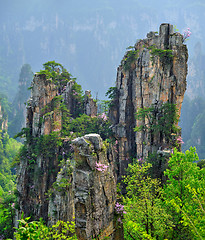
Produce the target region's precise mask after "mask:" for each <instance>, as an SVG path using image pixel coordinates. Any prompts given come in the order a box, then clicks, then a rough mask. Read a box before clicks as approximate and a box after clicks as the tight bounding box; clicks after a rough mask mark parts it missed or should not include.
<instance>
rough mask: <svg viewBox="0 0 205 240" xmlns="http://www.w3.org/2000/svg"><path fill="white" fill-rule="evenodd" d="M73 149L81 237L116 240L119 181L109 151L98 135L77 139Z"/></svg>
mask: <svg viewBox="0 0 205 240" xmlns="http://www.w3.org/2000/svg"><path fill="white" fill-rule="evenodd" d="M73 147H74V151H75V164H76V168H75V172H74V185H75V190H74V191H75V217H76V219H75V221H76V234H77V237H78V239H82V240H83V239H92V238H97V237H98V239H104V238H105V237H109V236H110V237H111V236H112V237H114V231H115V227H114V207H115V202H116V178H115V177H114V174H113V169H114V166H113V161H108V159H107V148H106V146H105V145H104V144H103V142H102V139H101V137H100V136H99V135H97V134H89V135H85V136H84V137H81V138H77V139H75V140H73ZM97 164H98V165H99V166H98V167H97ZM112 239H115V238H112Z"/></svg>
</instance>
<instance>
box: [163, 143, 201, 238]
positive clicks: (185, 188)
mask: <svg viewBox="0 0 205 240" xmlns="http://www.w3.org/2000/svg"><path fill="white" fill-rule="evenodd" d="M197 161H198V155H197V154H196V152H195V148H190V150H189V151H188V150H187V151H186V153H182V152H178V151H176V149H175V151H174V154H173V155H172V157H171V158H170V160H169V165H168V169H167V170H166V171H165V175H166V176H167V177H168V180H167V184H166V185H165V187H164V199H165V202H166V204H167V211H168V212H169V213H170V215H172V221H173V224H174V227H173V232H172V239H204V237H205V230H204V224H205V214H204V207H205V205H204V204H205V202H204V197H205V191H204V189H205V179H204V174H205V171H204V170H205V169H204V168H203V169H200V168H199V167H198V166H197V163H196V162H197Z"/></svg>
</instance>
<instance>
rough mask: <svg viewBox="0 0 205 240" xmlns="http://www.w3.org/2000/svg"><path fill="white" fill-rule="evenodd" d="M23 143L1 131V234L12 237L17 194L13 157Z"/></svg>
mask: <svg viewBox="0 0 205 240" xmlns="http://www.w3.org/2000/svg"><path fill="white" fill-rule="evenodd" d="M21 145H22V144H21V143H19V142H17V141H16V140H14V139H12V138H9V136H8V134H7V133H3V132H0V236H1V235H2V236H4V237H6V238H10V237H12V235H13V226H14V216H15V210H14V205H15V207H16V206H17V203H16V196H15V194H14V192H15V175H14V174H15V172H16V170H15V168H13V167H12V166H11V165H12V162H13V158H14V157H15V156H16V154H17V153H18V151H19V148H20V146H21Z"/></svg>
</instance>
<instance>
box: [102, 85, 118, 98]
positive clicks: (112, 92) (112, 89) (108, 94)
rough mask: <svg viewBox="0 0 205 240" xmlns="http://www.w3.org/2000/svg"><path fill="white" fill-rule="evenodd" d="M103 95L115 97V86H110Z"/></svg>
mask: <svg viewBox="0 0 205 240" xmlns="http://www.w3.org/2000/svg"><path fill="white" fill-rule="evenodd" d="M105 96H106V97H108V98H109V99H111V100H112V99H115V98H116V96H117V87H110V88H109V89H108V90H107V92H106V93H105Z"/></svg>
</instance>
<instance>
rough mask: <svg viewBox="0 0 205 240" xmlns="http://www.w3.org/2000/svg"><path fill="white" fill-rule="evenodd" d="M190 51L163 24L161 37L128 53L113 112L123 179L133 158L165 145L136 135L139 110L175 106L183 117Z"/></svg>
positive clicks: (153, 37) (119, 74) (141, 42)
mask: <svg viewBox="0 0 205 240" xmlns="http://www.w3.org/2000/svg"><path fill="white" fill-rule="evenodd" d="M187 59H188V53H187V47H186V45H184V44H183V36H182V35H181V34H180V33H174V31H173V26H172V25H170V24H162V25H161V26H160V29H159V34H156V33H154V32H150V33H148V34H147V38H146V39H144V40H138V41H137V43H136V44H135V46H134V47H133V50H132V51H128V52H127V53H126V55H125V57H124V58H123V60H122V62H121V65H120V66H119V67H118V71H117V79H116V97H115V99H113V103H112V107H111V109H110V114H109V115H110V119H111V120H112V122H113V130H114V131H115V134H116V137H117V139H118V145H119V166H120V170H119V171H120V175H121V174H124V173H125V172H124V169H126V167H127V165H128V163H129V162H131V160H132V159H131V158H132V157H135V158H138V159H139V158H144V157H146V156H147V155H148V153H149V152H153V151H157V150H158V148H159V147H161V146H162V145H164V146H165V145H166V141H165V139H162V141H161V142H160V143H159V142H157V141H158V139H155V140H154V141H153V142H152V144H150V136H149V134H148V132H147V131H140V132H134V128H135V127H136V126H140V125H141V124H145V123H142V122H141V121H140V120H137V119H136V113H137V111H138V109H140V108H142V109H143V108H148V107H151V106H152V104H156V106H159V105H162V104H163V103H165V102H167V101H168V102H169V103H171V104H176V107H177V109H178V114H179V115H180V111H181V105H182V101H183V97H184V93H185V90H186V75H187Z"/></svg>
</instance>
